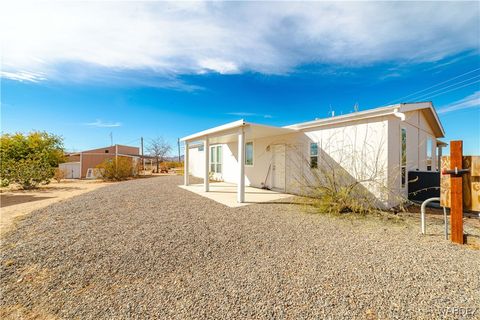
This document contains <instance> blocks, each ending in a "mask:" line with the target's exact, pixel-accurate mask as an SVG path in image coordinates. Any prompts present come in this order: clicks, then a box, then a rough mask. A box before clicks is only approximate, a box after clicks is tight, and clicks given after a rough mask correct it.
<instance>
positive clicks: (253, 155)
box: [245, 141, 255, 167]
mask: <svg viewBox="0 0 480 320" xmlns="http://www.w3.org/2000/svg"><path fill="white" fill-rule="evenodd" d="M248 144H251V145H252V163H251V164H249V163H247V145H248ZM254 159H255V144H254V143H253V141H247V142H245V166H246V167H253V165H254V163H255V160H254Z"/></svg>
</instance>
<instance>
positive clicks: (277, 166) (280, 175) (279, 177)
mask: <svg viewBox="0 0 480 320" xmlns="http://www.w3.org/2000/svg"><path fill="white" fill-rule="evenodd" d="M272 188H273V189H277V190H281V191H285V145H284V144H276V145H273V161H272Z"/></svg>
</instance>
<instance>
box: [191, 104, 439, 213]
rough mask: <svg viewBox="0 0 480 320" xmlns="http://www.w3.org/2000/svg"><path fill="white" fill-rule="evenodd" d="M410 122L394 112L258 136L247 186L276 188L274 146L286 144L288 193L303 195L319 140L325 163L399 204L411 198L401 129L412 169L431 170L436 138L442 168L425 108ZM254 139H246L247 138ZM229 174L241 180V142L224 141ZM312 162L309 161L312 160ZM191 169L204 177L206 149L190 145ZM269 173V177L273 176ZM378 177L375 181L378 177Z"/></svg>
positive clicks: (321, 159) (409, 117) (226, 176)
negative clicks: (302, 182) (403, 178)
mask: <svg viewBox="0 0 480 320" xmlns="http://www.w3.org/2000/svg"><path fill="white" fill-rule="evenodd" d="M405 115H406V119H405V121H400V119H399V118H398V117H396V116H394V115H388V116H384V117H376V118H371V119H363V120H357V121H351V122H347V123H342V124H336V125H330V126H325V127H316V128H313V129H309V130H304V131H303V132H302V131H299V132H297V133H293V134H288V135H283V136H273V137H266V138H262V139H256V140H253V148H254V164H253V166H245V184H246V185H247V186H254V187H262V186H263V184H264V183H265V184H266V185H267V186H268V187H271V186H272V180H271V179H272V171H271V168H270V172H269V166H270V164H271V161H272V155H273V154H272V149H273V148H272V146H273V145H275V144H283V145H285V146H286V152H287V154H286V164H285V166H286V168H285V172H286V192H290V193H298V191H299V188H298V185H299V179H298V177H299V176H302V175H303V176H305V171H303V170H306V171H307V172H308V170H309V169H308V168H307V166H306V165H307V164H308V159H309V147H310V145H309V144H310V142H316V143H318V148H319V165H322V163H324V162H325V161H329V163H330V164H331V163H336V164H337V165H338V166H340V167H341V168H342V169H343V170H344V171H345V172H346V173H347V174H348V175H349V176H351V178H355V179H360V180H373V181H366V182H363V183H362V185H363V187H364V190H365V191H368V193H369V194H371V195H372V196H374V197H376V198H377V199H378V200H379V202H380V203H381V204H384V205H385V206H394V205H397V204H399V201H400V200H401V199H400V197H399V195H401V196H406V194H407V190H406V189H402V188H401V182H400V173H401V171H400V148H401V143H400V139H401V134H400V132H401V131H400V130H401V128H402V127H403V128H405V129H406V130H407V171H408V170H416V169H417V168H418V169H420V170H426V168H427V167H426V158H427V151H426V145H427V139H428V138H431V139H432V158H433V159H432V160H433V161H432V164H433V168H432V170H435V168H436V163H437V161H436V153H435V146H436V139H435V137H434V134H433V132H432V130H431V128H430V126H429V124H428V122H427V121H426V119H425V117H424V116H423V113H422V111H412V112H407V113H406V114H405ZM250 141H252V140H250V139H248V138H247V139H246V142H250ZM222 148H223V158H222V164H223V172H222V174H221V175H217V174H216V175H215V178H216V179H219V180H222V181H225V182H231V183H237V181H238V163H237V159H238V145H237V142H231V143H227V144H222ZM306 161H307V162H306ZM189 169H190V173H191V174H192V175H193V176H196V177H199V178H203V176H204V151H198V148H191V149H190V161H189ZM267 173H268V177H267ZM372 178H373V179H372Z"/></svg>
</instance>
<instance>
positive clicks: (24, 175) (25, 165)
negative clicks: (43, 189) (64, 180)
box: [2, 157, 54, 189]
mask: <svg viewBox="0 0 480 320" xmlns="http://www.w3.org/2000/svg"><path fill="white" fill-rule="evenodd" d="M2 165H3V166H4V168H3V170H5V172H6V176H7V177H8V178H6V179H4V180H8V183H18V184H19V185H20V186H21V188H22V189H34V188H36V187H38V185H39V184H48V183H50V179H51V178H52V176H53V172H54V169H53V168H52V167H51V166H50V164H49V163H48V161H46V160H45V159H44V158H42V157H39V158H36V159H21V160H19V161H15V162H13V161H8V162H6V163H4V164H2ZM3 170H2V171H3Z"/></svg>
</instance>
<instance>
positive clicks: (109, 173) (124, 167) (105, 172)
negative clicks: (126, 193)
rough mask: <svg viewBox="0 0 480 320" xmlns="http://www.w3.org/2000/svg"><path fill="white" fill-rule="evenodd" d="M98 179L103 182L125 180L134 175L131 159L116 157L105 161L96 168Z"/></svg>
mask: <svg viewBox="0 0 480 320" xmlns="http://www.w3.org/2000/svg"><path fill="white" fill-rule="evenodd" d="M97 169H99V170H98V171H99V175H100V178H102V179H103V180H105V181H121V180H126V179H128V178H129V177H132V176H133V175H134V168H133V165H132V161H131V159H128V158H124V157H118V158H117V159H107V160H105V161H104V162H102V163H101V164H99V165H98V166H97Z"/></svg>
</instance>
